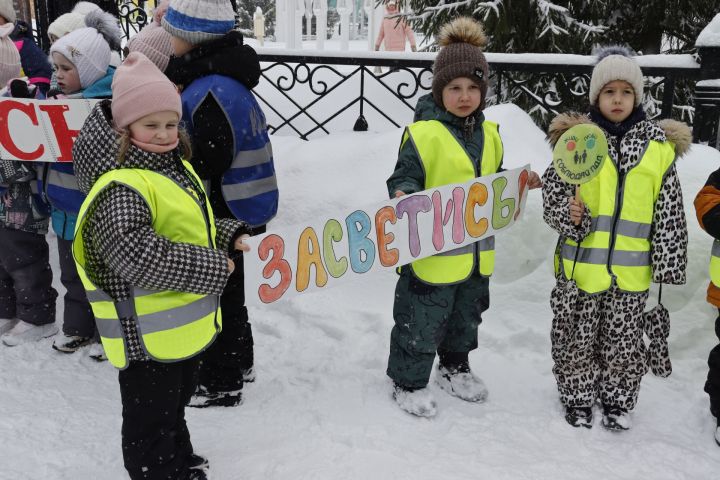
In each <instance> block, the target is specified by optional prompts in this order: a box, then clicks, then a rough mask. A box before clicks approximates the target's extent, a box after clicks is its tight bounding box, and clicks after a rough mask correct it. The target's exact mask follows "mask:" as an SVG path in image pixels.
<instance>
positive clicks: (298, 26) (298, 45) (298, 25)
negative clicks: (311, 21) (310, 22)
mask: <svg viewBox="0 0 720 480" xmlns="http://www.w3.org/2000/svg"><path fill="white" fill-rule="evenodd" d="M291 1H292V0H291ZM293 3H295V8H296V9H297V10H295V49H296V50H300V49H302V47H303V42H302V17H303V15H304V14H305V0H297V1H296V2H293Z"/></svg>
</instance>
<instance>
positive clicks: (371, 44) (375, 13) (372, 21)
mask: <svg viewBox="0 0 720 480" xmlns="http://www.w3.org/2000/svg"><path fill="white" fill-rule="evenodd" d="M363 7H364V8H365V13H366V14H367V16H368V50H370V51H373V50H375V39H376V38H377V36H378V32H379V31H380V24H381V23H382V21H383V18H384V17H385V7H384V6H383V5H378V6H375V1H374V0H365V2H364V4H363Z"/></svg>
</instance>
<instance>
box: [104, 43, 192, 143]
mask: <svg viewBox="0 0 720 480" xmlns="http://www.w3.org/2000/svg"><path fill="white" fill-rule="evenodd" d="M112 93H113V95H112V114H113V119H114V120H115V126H116V127H118V128H120V129H123V128H126V127H127V126H128V125H130V124H131V123H133V122H134V121H136V120H139V119H141V118H142V117H144V116H146V115H150V114H152V113H156V112H165V111H171V112H177V114H178V118H182V103H181V101H180V93H179V92H178V90H177V88H176V87H175V84H173V83H172V82H171V81H170V80H168V78H167V77H166V76H165V75H164V74H163V73H162V72H161V71H160V70H159V69H158V67H156V66H155V64H154V63H152V62H151V61H150V60H149V59H148V58H147V57H146V56H145V55H143V54H142V53H140V52H132V53H131V54H130V55H128V56H127V58H126V59H125V61H124V62H123V63H122V65H120V66H119V67H118V69H117V71H116V72H115V76H114V77H113V82H112Z"/></svg>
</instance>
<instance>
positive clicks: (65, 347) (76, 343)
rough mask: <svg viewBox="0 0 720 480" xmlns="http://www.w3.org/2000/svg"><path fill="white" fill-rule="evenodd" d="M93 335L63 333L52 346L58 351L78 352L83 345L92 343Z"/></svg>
mask: <svg viewBox="0 0 720 480" xmlns="http://www.w3.org/2000/svg"><path fill="white" fill-rule="evenodd" d="M90 342H92V337H81V336H79V335H66V334H64V333H63V334H61V335H58V336H57V337H55V340H54V341H53V344H52V347H53V349H55V350H57V351H58V352H62V353H73V352H77V351H78V350H79V349H80V348H81V347H84V346H85V345H88V344H90Z"/></svg>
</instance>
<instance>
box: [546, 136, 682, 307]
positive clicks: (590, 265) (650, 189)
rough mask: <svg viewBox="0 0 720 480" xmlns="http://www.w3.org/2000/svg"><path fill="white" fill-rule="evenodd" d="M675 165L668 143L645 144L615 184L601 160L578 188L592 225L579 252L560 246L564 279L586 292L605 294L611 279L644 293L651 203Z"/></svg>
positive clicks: (572, 245)
mask: <svg viewBox="0 0 720 480" xmlns="http://www.w3.org/2000/svg"><path fill="white" fill-rule="evenodd" d="M674 161H675V147H674V145H673V144H672V143H671V142H657V141H649V142H648V144H647V146H646V149H645V152H644V153H643V155H642V157H641V159H640V161H639V162H638V164H637V165H636V166H635V167H633V168H632V169H631V170H630V171H628V172H627V173H626V174H625V176H624V178H623V179H622V180H619V176H618V171H617V167H616V166H615V164H614V163H613V161H612V159H611V158H610V157H607V158H606V159H605V163H604V164H603V167H602V169H601V170H600V173H599V174H598V175H597V176H596V177H595V178H594V179H592V180H591V181H590V182H588V183H585V184H583V185H582V186H581V187H580V196H581V198H582V201H583V203H585V205H587V207H588V208H589V209H590V213H591V215H592V221H591V227H590V233H588V235H587V236H586V237H585V238H584V239H583V240H582V242H581V243H580V246H579V249H578V244H577V242H575V241H573V240H570V239H565V240H564V242H563V243H562V246H561V248H560V251H559V253H560V257H561V258H562V265H563V269H564V274H565V278H573V279H574V280H575V281H576V282H577V285H578V288H580V289H581V290H583V291H584V292H587V293H599V292H604V291H605V290H607V289H608V288H610V285H611V284H612V281H613V277H614V278H615V281H616V282H617V286H618V288H619V289H620V290H623V291H627V292H643V291H645V290H647V289H648V288H649V287H650V282H651V280H652V278H651V277H652V269H651V258H650V235H651V232H652V222H653V216H654V213H655V210H654V209H655V202H656V201H657V198H658V195H659V194H660V189H661V187H662V182H663V178H664V177H665V174H666V173H667V171H668V170H669V169H670V168H671V167H672V165H673V163H674ZM618 183H620V185H618ZM576 259H577V262H575V260H576Z"/></svg>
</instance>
